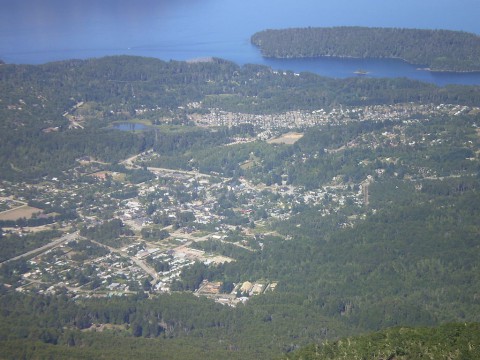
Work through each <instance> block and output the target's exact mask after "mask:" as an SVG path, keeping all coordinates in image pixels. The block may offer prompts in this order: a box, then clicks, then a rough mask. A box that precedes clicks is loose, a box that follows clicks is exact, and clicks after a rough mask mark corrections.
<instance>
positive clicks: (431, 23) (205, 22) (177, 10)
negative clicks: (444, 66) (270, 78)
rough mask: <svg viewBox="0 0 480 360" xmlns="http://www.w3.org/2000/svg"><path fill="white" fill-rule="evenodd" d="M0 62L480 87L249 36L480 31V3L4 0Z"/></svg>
mask: <svg viewBox="0 0 480 360" xmlns="http://www.w3.org/2000/svg"><path fill="white" fill-rule="evenodd" d="M0 4H1V9H2V10H1V12H0V59H2V60H4V61H6V62H7V63H27V64H39V63H45V62H48V61H56V60H64V59H70V58H81V59H84V58H91V57H101V56H105V55H116V54H127V55H140V56H149V57H156V58H160V59H163V60H170V59H175V60H188V59H193V58H199V57H209V56H215V57H220V58H224V59H228V60H232V61H234V62H236V63H238V64H245V63H258V64H265V65H269V66H272V67H273V68H275V69H283V70H292V71H296V72H299V71H312V72H315V73H318V74H321V75H325V76H331V77H339V78H343V77H348V76H353V72H354V71H355V70H358V69H365V70H368V71H369V74H368V76H372V77H409V78H413V79H418V80H421V81H428V82H433V83H436V84H439V85H444V84H451V83H453V84H476V85H477V84H478V85H480V73H474V74H456V73H441V74H438V73H430V72H426V71H419V70H417V69H416V68H417V67H416V66H412V65H409V64H406V63H404V62H402V61H393V60H358V59H357V60H356V59H296V60H274V59H264V58H262V57H261V55H260V52H259V51H258V49H256V48H255V47H254V46H252V45H251V44H250V36H251V35H252V34H253V33H255V32H256V31H259V30H263V29H266V28H288V27H306V26H341V25H359V26H382V27H410V28H431V29H438V28H442V29H451V30H462V31H468V32H473V33H477V34H480V21H478V14H480V1H479V0H456V1H455V0H435V1H434V0H422V1H418V0H402V1H398V0H362V1H360V0H296V1H292V0H275V1H273V0H243V1H234V0H136V1H131V0H83V1H78V0H42V1H40V0H0Z"/></svg>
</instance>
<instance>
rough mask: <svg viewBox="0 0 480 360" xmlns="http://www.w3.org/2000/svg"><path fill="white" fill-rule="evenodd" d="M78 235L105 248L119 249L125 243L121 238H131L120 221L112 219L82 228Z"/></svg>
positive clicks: (128, 231)
mask: <svg viewBox="0 0 480 360" xmlns="http://www.w3.org/2000/svg"><path fill="white" fill-rule="evenodd" d="M80 235H81V236H85V237H87V238H89V239H91V240H95V241H98V242H99V243H102V244H104V245H107V246H113V247H120V246H122V245H123V244H124V243H125V239H124V238H122V237H124V236H131V235H133V232H132V231H131V230H130V229H129V228H127V227H125V225H124V224H123V222H122V221H121V220H120V219H113V220H110V221H106V222H104V223H103V224H100V225H96V226H92V227H83V228H82V229H81V230H80Z"/></svg>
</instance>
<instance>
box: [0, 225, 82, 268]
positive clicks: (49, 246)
mask: <svg viewBox="0 0 480 360" xmlns="http://www.w3.org/2000/svg"><path fill="white" fill-rule="evenodd" d="M77 237H78V232H74V233H71V234H66V235H63V236H62V237H61V238H60V239H57V240H55V241H52V242H51V243H48V244H46V245H43V246H41V247H39V248H36V249H33V250H30V251H28V252H26V253H24V254H21V255H18V256H15V257H13V258H11V259H8V260H5V261H4V262H2V263H0V266H1V265H3V264H6V263H8V262H11V261H16V260H20V259H22V258H26V257H30V256H33V255H36V254H39V253H41V252H43V251H46V250H49V249H53V248H54V247H57V246H60V245H61V244H63V243H66V242H69V241H72V240H74V239H76V238H77Z"/></svg>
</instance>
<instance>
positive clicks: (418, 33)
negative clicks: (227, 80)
mask: <svg viewBox="0 0 480 360" xmlns="http://www.w3.org/2000/svg"><path fill="white" fill-rule="evenodd" d="M251 40H252V43H253V44H255V45H257V46H258V47H259V48H260V50H261V51H262V54H263V55H264V56H266V57H277V58H296V57H319V56H334V57H353V58H392V59H403V60H405V61H407V62H409V63H411V64H415V65H419V66H422V67H426V68H428V69H430V70H432V71H480V62H479V59H480V37H478V36H477V35H475V34H470V33H465V32H458V31H450V30H420V29H401V28H365V27H347V26H345V27H334V28H298V29H284V30H264V31H261V32H258V33H256V34H254V35H253V36H252V39H251Z"/></svg>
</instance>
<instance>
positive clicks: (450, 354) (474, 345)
mask: <svg viewBox="0 0 480 360" xmlns="http://www.w3.org/2000/svg"><path fill="white" fill-rule="evenodd" d="M479 339H480V325H479V324H478V323H464V324H446V325H442V326H439V327H435V328H415V329H412V328H392V329H387V330H383V331H381V332H377V333H372V334H368V335H363V336H360V337H355V338H349V339H342V340H338V341H328V342H325V343H323V344H321V345H310V346H308V347H305V348H302V349H300V350H298V351H295V352H293V353H292V354H291V355H289V356H287V357H285V359H291V360H315V359H319V360H320V359H322V360H327V359H328V360H335V359H346V358H347V359H352V360H357V359H392V360H393V359H398V360H404V359H405V360H406V359H409V360H415V359H424V358H425V356H428V357H429V358H431V359H472V360H473V359H478V358H479V357H480V350H479V348H480V340H479ZM427 354H428V355H427Z"/></svg>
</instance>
